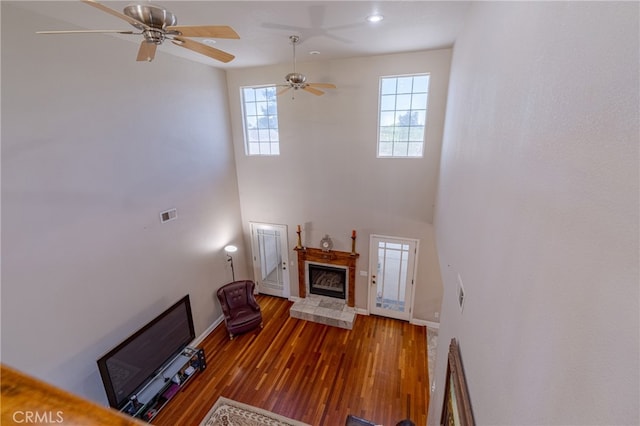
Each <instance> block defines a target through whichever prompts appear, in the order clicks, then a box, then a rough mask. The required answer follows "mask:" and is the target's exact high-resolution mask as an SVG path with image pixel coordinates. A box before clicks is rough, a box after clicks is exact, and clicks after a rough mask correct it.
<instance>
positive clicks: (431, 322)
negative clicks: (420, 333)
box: [425, 321, 440, 330]
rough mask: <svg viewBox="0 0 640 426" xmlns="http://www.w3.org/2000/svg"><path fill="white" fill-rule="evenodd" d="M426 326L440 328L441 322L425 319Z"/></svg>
mask: <svg viewBox="0 0 640 426" xmlns="http://www.w3.org/2000/svg"><path fill="white" fill-rule="evenodd" d="M425 323H426V326H427V327H429V328H433V329H435V330H438V329H440V323H439V322H433V321H425Z"/></svg>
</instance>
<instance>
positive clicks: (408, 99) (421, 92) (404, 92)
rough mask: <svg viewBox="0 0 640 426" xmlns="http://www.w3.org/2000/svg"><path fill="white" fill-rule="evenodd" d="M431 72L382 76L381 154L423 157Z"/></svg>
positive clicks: (379, 138)
mask: <svg viewBox="0 0 640 426" xmlns="http://www.w3.org/2000/svg"><path fill="white" fill-rule="evenodd" d="M428 94H429V74H414V75H400V76H390V77H381V78H380V110H379V114H378V157H379V158H394V157H396V158H397V157H402V158H406V157H422V155H423V151H424V134H425V129H426V121H427V97H428Z"/></svg>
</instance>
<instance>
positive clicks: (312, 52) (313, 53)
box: [309, 50, 320, 55]
mask: <svg viewBox="0 0 640 426" xmlns="http://www.w3.org/2000/svg"><path fill="white" fill-rule="evenodd" d="M319 54H320V51H319V50H312V51H311V52H309V55H319Z"/></svg>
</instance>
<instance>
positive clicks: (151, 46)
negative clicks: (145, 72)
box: [136, 40, 158, 62]
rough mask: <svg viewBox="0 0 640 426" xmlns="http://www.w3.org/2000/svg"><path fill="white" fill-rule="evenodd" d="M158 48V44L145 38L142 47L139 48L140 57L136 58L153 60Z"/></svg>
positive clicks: (137, 59)
mask: <svg viewBox="0 0 640 426" xmlns="http://www.w3.org/2000/svg"><path fill="white" fill-rule="evenodd" d="M157 48H158V45H157V44H155V43H152V42H149V41H146V40H143V41H142V43H140V49H138V57H137V58H136V61H138V62H141V61H146V62H151V61H153V58H155V57H156V49H157Z"/></svg>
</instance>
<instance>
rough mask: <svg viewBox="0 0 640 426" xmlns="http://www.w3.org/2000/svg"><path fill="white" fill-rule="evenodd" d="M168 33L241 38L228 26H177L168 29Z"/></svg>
mask: <svg viewBox="0 0 640 426" xmlns="http://www.w3.org/2000/svg"><path fill="white" fill-rule="evenodd" d="M167 31H169V32H172V31H176V32H177V35H181V36H183V37H211V38H236V39H238V38H240V36H239V35H238V33H236V32H235V31H234V30H233V28H231V27H229V26H227V25H176V26H172V27H167Z"/></svg>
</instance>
